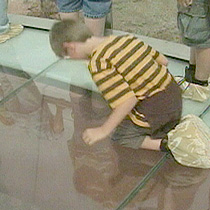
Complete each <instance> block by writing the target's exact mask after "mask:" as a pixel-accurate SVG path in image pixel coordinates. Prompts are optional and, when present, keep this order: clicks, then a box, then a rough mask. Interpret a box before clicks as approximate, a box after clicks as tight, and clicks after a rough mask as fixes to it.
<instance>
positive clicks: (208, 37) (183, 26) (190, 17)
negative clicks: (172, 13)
mask: <svg viewBox="0 0 210 210" xmlns="http://www.w3.org/2000/svg"><path fill="white" fill-rule="evenodd" d="M177 21H178V28H179V30H180V33H181V38H182V41H183V43H184V44H186V45H187V46H189V47H196V48H209V47H210V3H209V2H208V0H194V1H193V4H192V5H190V6H188V7H182V6H179V5H178V16H177Z"/></svg>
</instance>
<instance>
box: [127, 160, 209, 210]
mask: <svg viewBox="0 0 210 210" xmlns="http://www.w3.org/2000/svg"><path fill="white" fill-rule="evenodd" d="M209 172H210V171H209V169H196V168H190V167H184V166H181V165H179V164H178V163H176V162H174V161H173V160H172V159H170V160H168V161H167V163H166V164H165V165H164V166H163V167H162V168H161V169H160V170H159V172H158V173H157V175H156V176H154V177H153V178H152V179H150V181H149V182H148V183H147V185H146V186H145V187H144V189H143V190H142V191H140V193H139V194H138V195H137V196H136V197H135V199H134V200H133V201H132V202H131V203H129V205H128V206H127V207H126V210H127V209H142V210H168V209H170V210H180V209H185V210H197V209H202V210H208V209H209V207H210V206H209V202H210V196H209V187H210V186H209V183H210V173H209Z"/></svg>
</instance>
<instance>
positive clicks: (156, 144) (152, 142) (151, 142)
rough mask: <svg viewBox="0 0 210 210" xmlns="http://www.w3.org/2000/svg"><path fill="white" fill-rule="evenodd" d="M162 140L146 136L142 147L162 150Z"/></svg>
mask: <svg viewBox="0 0 210 210" xmlns="http://www.w3.org/2000/svg"><path fill="white" fill-rule="evenodd" d="M161 141H162V139H152V138H151V137H150V136H146V137H145V139H144V140H143V142H142V144H141V146H140V148H142V149H149V150H157V151H160V145H161Z"/></svg>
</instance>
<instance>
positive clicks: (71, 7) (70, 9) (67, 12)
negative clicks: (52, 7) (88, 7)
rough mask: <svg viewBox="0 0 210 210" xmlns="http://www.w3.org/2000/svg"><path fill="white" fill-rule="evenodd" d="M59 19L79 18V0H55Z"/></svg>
mask: <svg viewBox="0 0 210 210" xmlns="http://www.w3.org/2000/svg"><path fill="white" fill-rule="evenodd" d="M57 6H58V11H59V16H60V19H61V20H66V19H70V20H75V21H78V20H79V11H80V10H82V1H81V0H57Z"/></svg>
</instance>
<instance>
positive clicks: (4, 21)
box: [0, 0, 9, 34]
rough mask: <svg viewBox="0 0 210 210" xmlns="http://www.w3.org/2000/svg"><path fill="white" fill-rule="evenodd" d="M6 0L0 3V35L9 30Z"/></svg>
mask: <svg viewBox="0 0 210 210" xmlns="http://www.w3.org/2000/svg"><path fill="white" fill-rule="evenodd" d="M7 5H8V1H7V0H1V1H0V34H3V33H5V32H7V31H8V29H9V19H8V16H7Z"/></svg>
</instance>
